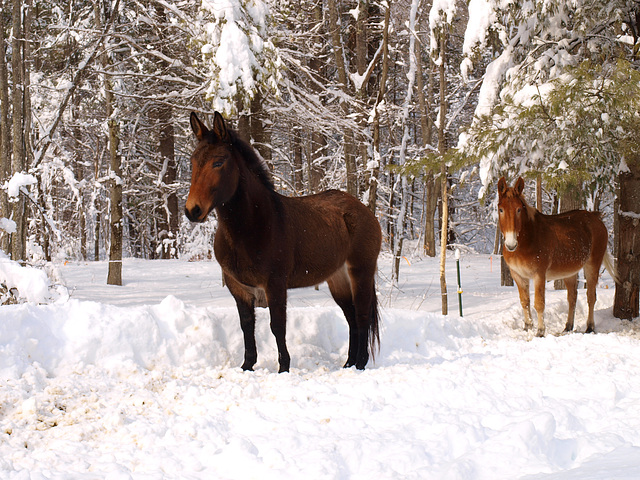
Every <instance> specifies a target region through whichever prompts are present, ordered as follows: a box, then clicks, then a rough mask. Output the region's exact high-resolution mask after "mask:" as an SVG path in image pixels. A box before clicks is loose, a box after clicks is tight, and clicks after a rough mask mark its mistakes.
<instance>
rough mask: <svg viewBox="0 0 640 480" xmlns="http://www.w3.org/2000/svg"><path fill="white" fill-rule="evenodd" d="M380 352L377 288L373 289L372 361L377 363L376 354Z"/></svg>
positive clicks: (370, 330) (371, 320)
mask: <svg viewBox="0 0 640 480" xmlns="http://www.w3.org/2000/svg"><path fill="white" fill-rule="evenodd" d="M379 352H380V312H379V310H378V296H377V295H376V287H375V285H374V287H373V300H372V302H371V318H370V322H369V353H370V354H371V359H372V360H373V361H374V362H375V361H376V353H379Z"/></svg>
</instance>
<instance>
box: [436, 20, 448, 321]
mask: <svg viewBox="0 0 640 480" xmlns="http://www.w3.org/2000/svg"><path fill="white" fill-rule="evenodd" d="M446 48H447V39H446V32H445V30H444V29H443V30H442V32H441V37H440V113H439V117H440V122H439V125H438V151H439V152H440V155H444V154H445V152H446V151H447V147H446V138H445V131H444V127H445V120H446V116H447V98H446V93H447V90H446V87H447V83H446V82H447V79H446V64H445V59H446V55H445V53H446ZM440 193H441V198H442V225H441V231H440V293H441V295H442V314H443V315H447V314H448V313H449V303H448V299H447V276H446V273H445V267H446V261H447V239H448V235H447V234H448V230H449V191H448V185H447V164H446V163H445V161H444V160H443V161H442V163H441V167H440Z"/></svg>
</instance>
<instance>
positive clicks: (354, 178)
mask: <svg viewBox="0 0 640 480" xmlns="http://www.w3.org/2000/svg"><path fill="white" fill-rule="evenodd" d="M328 6H329V25H330V26H331V42H332V43H333V55H334V60H335V65H336V68H337V72H338V81H339V82H340V85H341V88H342V90H343V91H344V92H346V93H348V91H349V82H348V79H347V67H346V65H345V63H344V48H343V45H342V37H341V35H340V24H341V22H340V14H339V12H338V6H337V5H336V0H329V1H328ZM342 110H343V114H344V116H345V117H347V116H348V115H349V106H348V105H347V102H343V103H342ZM354 152H355V139H354V136H353V132H352V131H351V130H347V131H345V132H344V161H345V166H346V170H347V192H349V193H350V194H351V195H355V196H357V195H358V172H357V165H356V158H355V155H354Z"/></svg>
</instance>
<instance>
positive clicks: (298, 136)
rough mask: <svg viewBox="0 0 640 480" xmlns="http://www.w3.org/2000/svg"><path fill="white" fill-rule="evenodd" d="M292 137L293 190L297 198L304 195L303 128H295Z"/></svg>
mask: <svg viewBox="0 0 640 480" xmlns="http://www.w3.org/2000/svg"><path fill="white" fill-rule="evenodd" d="M291 135H292V137H293V138H292V140H293V189H294V190H295V195H296V196H297V195H302V194H303V193H304V178H303V156H302V150H303V149H302V128H301V127H299V126H294V127H293V131H292V134H291Z"/></svg>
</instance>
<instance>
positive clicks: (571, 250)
mask: <svg viewBox="0 0 640 480" xmlns="http://www.w3.org/2000/svg"><path fill="white" fill-rule="evenodd" d="M540 218H541V219H542V221H541V222H540V223H541V225H540V228H541V229H545V230H547V231H549V233H550V235H549V237H550V238H549V240H548V241H549V242H550V243H551V245H550V247H552V248H550V254H551V265H550V272H549V275H548V278H549V279H554V278H564V277H563V275H565V274H566V273H567V272H568V271H573V272H577V271H579V270H580V269H581V268H582V267H583V266H584V265H585V264H586V263H588V262H589V263H592V264H597V266H598V267H599V266H600V264H601V263H602V259H603V257H604V254H605V252H606V250H607V239H608V232H607V228H606V227H605V225H604V223H603V222H602V219H601V215H600V213H598V212H589V211H586V210H572V211H570V212H565V213H561V214H558V215H542V216H541V217H540Z"/></svg>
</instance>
